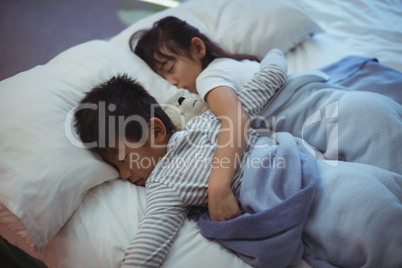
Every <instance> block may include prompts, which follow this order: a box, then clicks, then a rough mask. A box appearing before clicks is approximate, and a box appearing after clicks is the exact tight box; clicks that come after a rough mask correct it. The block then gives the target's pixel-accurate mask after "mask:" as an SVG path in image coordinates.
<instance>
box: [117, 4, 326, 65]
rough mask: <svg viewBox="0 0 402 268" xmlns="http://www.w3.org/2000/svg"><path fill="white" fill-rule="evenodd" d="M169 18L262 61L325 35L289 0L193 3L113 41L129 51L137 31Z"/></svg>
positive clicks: (140, 24)
mask: <svg viewBox="0 0 402 268" xmlns="http://www.w3.org/2000/svg"><path fill="white" fill-rule="evenodd" d="M166 16H175V17H178V18H180V19H182V20H185V21H187V22H188V23H189V24H191V25H192V26H194V27H196V28H198V29H199V30H200V31H201V32H202V33H204V34H205V35H207V36H208V37H209V38H211V39H212V40H213V41H215V42H218V43H219V44H220V45H221V46H222V47H223V48H224V49H225V50H227V51H229V52H232V53H247V54H253V55H256V56H258V57H260V58H263V57H264V56H265V54H266V53H267V52H268V51H269V50H271V49H272V48H279V49H281V50H282V51H284V52H287V51H288V50H290V49H292V48H294V47H295V46H296V45H297V44H299V43H300V42H303V41H304V40H306V39H308V38H310V37H311V36H312V35H313V34H316V33H320V32H323V30H322V29H321V27H320V26H319V25H318V24H317V23H316V22H314V21H313V20H312V19H311V18H310V17H309V16H308V15H307V13H305V12H304V11H303V10H302V9H300V7H297V6H295V5H294V4H292V3H290V2H289V1H278V0H249V1H244V0H219V1H216V0H199V1H194V0H193V1H187V2H185V3H183V4H182V5H180V6H178V7H176V8H171V9H166V10H164V11H162V12H159V13H156V14H154V15H152V16H149V17H147V18H144V19H142V20H140V21H138V22H136V23H135V24H133V25H131V26H130V27H128V28H127V29H125V30H123V31H122V32H121V33H120V34H118V35H116V36H115V37H114V38H112V39H111V40H110V41H111V42H113V43H116V44H118V45H121V46H123V47H126V48H128V47H129V39H130V36H131V35H132V34H133V33H134V32H136V31H138V30H141V29H147V28H150V27H151V26H152V24H153V23H154V22H155V21H157V20H159V19H161V18H163V17H166Z"/></svg>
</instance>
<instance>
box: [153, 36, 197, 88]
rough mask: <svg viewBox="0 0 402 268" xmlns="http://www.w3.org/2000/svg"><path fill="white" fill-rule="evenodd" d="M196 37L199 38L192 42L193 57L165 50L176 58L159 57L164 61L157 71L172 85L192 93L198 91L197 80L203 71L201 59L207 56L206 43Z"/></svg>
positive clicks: (191, 51) (191, 52) (191, 53)
mask: <svg viewBox="0 0 402 268" xmlns="http://www.w3.org/2000/svg"><path fill="white" fill-rule="evenodd" d="M194 39H197V40H195V41H194V42H192V46H191V47H190V56H191V57H186V56H176V55H172V54H171V53H169V52H166V51H163V53H165V54H167V55H169V56H170V55H171V56H174V57H175V59H174V60H167V59H157V60H160V61H161V62H162V64H161V66H160V68H158V70H159V71H157V73H158V74H159V75H161V76H162V77H163V78H165V79H166V80H167V81H168V82H169V83H171V84H172V85H175V86H176V87H178V88H185V89H187V90H188V91H190V92H192V93H197V90H196V83H195V80H196V79H197V77H198V76H199V75H200V73H201V72H202V62H201V60H202V59H203V58H204V57H205V45H204V43H203V42H202V41H201V40H200V39H199V38H193V40H194ZM200 42H201V43H202V44H201V43H200ZM202 45H204V46H202Z"/></svg>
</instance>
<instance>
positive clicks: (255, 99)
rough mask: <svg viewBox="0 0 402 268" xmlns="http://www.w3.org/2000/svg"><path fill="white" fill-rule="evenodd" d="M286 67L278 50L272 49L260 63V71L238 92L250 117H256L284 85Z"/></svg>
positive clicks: (282, 55)
mask: <svg viewBox="0 0 402 268" xmlns="http://www.w3.org/2000/svg"><path fill="white" fill-rule="evenodd" d="M287 71H288V65H287V63H286V60H285V56H284V54H283V52H282V51H280V50H279V49H272V50H271V51H269V52H268V53H267V55H265V57H264V58H263V60H262V61H261V63H260V71H259V72H257V73H255V74H254V76H253V77H252V78H251V79H250V81H248V82H247V83H246V84H245V85H244V86H243V87H242V88H241V90H240V92H239V93H238V94H239V100H240V101H241V103H242V105H243V108H244V110H245V111H246V113H247V114H248V116H250V117H254V116H256V115H258V113H259V112H261V110H262V109H263V108H264V106H265V104H266V103H267V101H268V100H269V99H270V98H271V97H272V96H273V95H274V94H275V93H276V92H277V91H278V90H279V89H280V88H281V87H282V86H284V85H285V84H286V78H287Z"/></svg>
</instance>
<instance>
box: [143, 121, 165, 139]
mask: <svg viewBox="0 0 402 268" xmlns="http://www.w3.org/2000/svg"><path fill="white" fill-rule="evenodd" d="M148 134H149V136H148V138H149V139H151V140H153V142H154V143H156V144H162V143H163V142H164V141H165V138H166V135H167V133H166V127H165V124H163V122H162V120H160V119H159V118H157V117H151V118H150V119H149V121H148Z"/></svg>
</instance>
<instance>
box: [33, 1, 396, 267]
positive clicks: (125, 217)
mask: <svg viewBox="0 0 402 268" xmlns="http://www.w3.org/2000/svg"><path fill="white" fill-rule="evenodd" d="M292 1H293V2H294V3H295V4H297V5H300V6H302V7H303V8H305V9H306V10H307V12H308V13H309V14H310V15H311V17H312V18H314V19H315V20H316V21H317V22H318V23H319V24H320V26H321V27H322V28H323V29H324V30H325V31H326V33H323V34H319V35H316V36H314V37H313V38H312V39H311V40H308V41H305V42H304V43H302V44H301V45H299V46H298V47H296V48H295V49H294V50H292V51H290V52H288V53H287V54H286V59H287V61H288V64H289V72H290V73H293V72H300V71H304V70H308V69H312V68H319V67H322V66H325V65H326V64H329V63H332V62H334V61H336V60H339V59H340V58H342V57H344V56H347V55H352V54H354V55H361V56H366V57H376V58H378V59H379V60H380V62H382V63H383V64H386V65H388V66H390V67H393V68H395V69H398V70H401V71H402V45H401V44H402V2H401V1H398V0H397V1H390V0H387V1H373V0H352V1H335V0H320V1H318V0H316V1H310V0H292ZM127 204H129V207H130V208H132V209H130V211H127V210H126V209H121V208H122V207H124V206H127ZM130 204H132V205H130ZM137 204H140V205H137ZM144 209H145V191H144V188H138V187H136V186H134V185H131V184H129V183H126V182H122V181H118V180H116V181H112V182H107V183H104V184H102V185H99V186H97V187H95V188H93V189H91V190H90V191H89V192H88V194H87V195H86V196H85V198H84V199H83V201H82V204H81V205H80V207H79V208H78V209H77V210H76V212H75V213H74V214H73V216H72V217H71V219H70V220H69V221H68V222H67V224H66V225H65V226H64V227H63V228H62V229H61V230H60V232H59V233H58V234H57V235H56V236H55V237H54V238H53V239H52V241H51V242H50V244H49V245H48V246H47V247H46V248H45V249H44V250H43V251H42V252H40V253H35V252H33V251H29V249H28V250H26V251H27V252H28V253H29V254H30V255H32V256H34V257H35V258H37V259H39V260H41V261H43V262H44V263H45V264H46V265H47V266H48V267H69V268H70V267H80V268H84V267H118V266H119V264H120V262H121V260H122V258H123V256H124V249H125V248H126V247H127V246H128V244H129V243H130V241H131V239H132V238H133V237H134V235H135V232H136V229H137V225H138V222H139V219H140V218H141V217H142V216H143V215H144ZM189 265H191V267H249V266H248V265H247V264H245V263H244V262H242V261H241V260H240V259H239V258H236V257H235V255H234V254H233V253H232V252H230V251H229V250H227V249H225V248H223V247H221V246H219V245H218V244H217V243H215V242H213V241H209V240H207V239H205V238H203V237H202V236H201V235H200V234H199V231H198V228H197V226H196V223H194V222H186V223H185V225H184V227H183V229H182V230H181V231H180V233H179V236H178V238H177V241H176V242H175V243H174V245H173V248H172V250H171V253H170V254H169V255H168V257H167V259H166V261H165V263H164V265H163V267H189ZM297 267H309V266H308V265H307V264H306V263H304V262H301V263H300V264H299V265H297Z"/></svg>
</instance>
